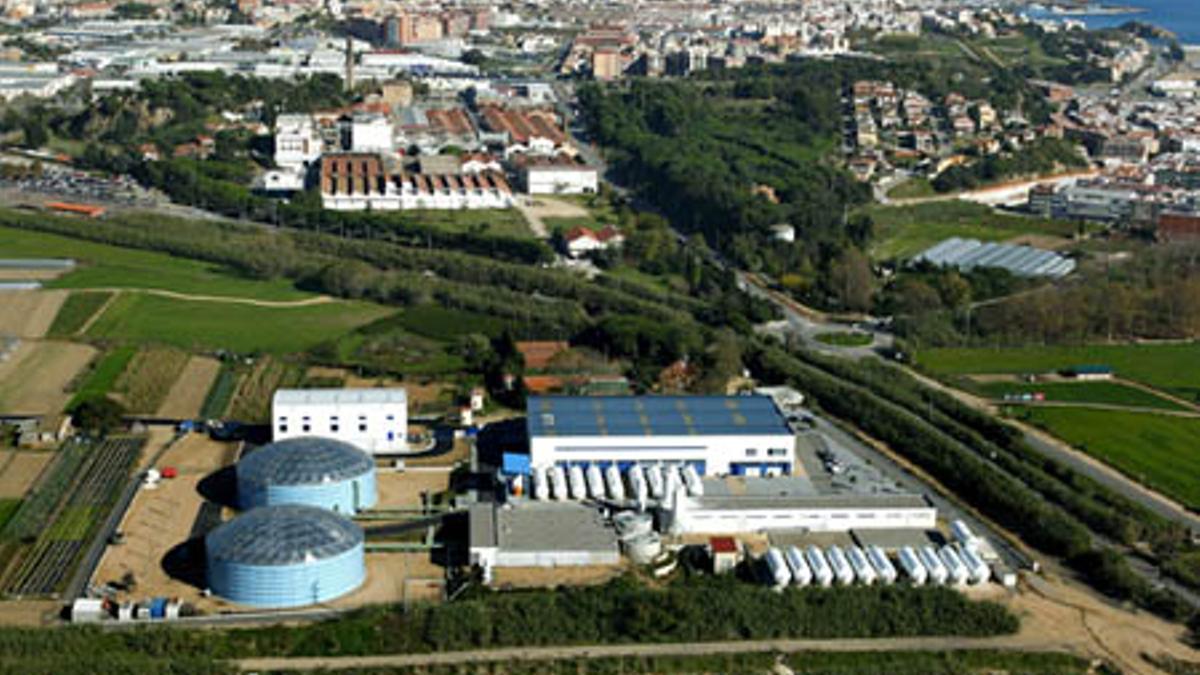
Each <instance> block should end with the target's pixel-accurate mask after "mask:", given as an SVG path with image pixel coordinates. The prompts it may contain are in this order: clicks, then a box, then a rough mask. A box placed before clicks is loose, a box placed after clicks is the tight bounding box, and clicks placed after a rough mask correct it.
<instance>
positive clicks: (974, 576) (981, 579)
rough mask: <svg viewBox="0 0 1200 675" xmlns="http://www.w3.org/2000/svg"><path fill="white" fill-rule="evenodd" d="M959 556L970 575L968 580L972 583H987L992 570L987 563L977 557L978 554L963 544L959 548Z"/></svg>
mask: <svg viewBox="0 0 1200 675" xmlns="http://www.w3.org/2000/svg"><path fill="white" fill-rule="evenodd" d="M959 557H960V558H961V559H962V561H963V564H964V565H966V566H967V574H968V575H969V576H970V581H971V583H973V584H983V583H987V581H988V579H990V578H991V576H992V570H991V568H990V567H988V564H987V563H985V562H984V561H983V558H980V557H979V554H978V553H976V552H975V551H974V550H972V549H971V547H970V546H963V547H961V548H960V549H959Z"/></svg>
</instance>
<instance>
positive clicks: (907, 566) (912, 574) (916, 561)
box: [900, 546, 929, 586]
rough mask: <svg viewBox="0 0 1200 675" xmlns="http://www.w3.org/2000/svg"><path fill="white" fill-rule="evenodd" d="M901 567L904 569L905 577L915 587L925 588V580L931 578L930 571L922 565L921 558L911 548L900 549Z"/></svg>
mask: <svg viewBox="0 0 1200 675" xmlns="http://www.w3.org/2000/svg"><path fill="white" fill-rule="evenodd" d="M900 567H901V568H903V569H904V575H905V576H906V577H908V580H909V581H910V582H912V585H913V586H924V585H925V580H926V579H928V578H929V572H928V570H926V569H925V565H923V564H921V559H920V557H918V556H917V552H916V551H914V550H913V547H911V546H905V547H904V548H901V549H900Z"/></svg>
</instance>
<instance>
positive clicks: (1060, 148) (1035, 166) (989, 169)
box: [933, 138, 1088, 192]
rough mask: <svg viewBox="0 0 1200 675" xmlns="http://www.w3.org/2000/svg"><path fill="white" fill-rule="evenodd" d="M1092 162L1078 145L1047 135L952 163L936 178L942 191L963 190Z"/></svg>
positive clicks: (1076, 167)
mask: <svg viewBox="0 0 1200 675" xmlns="http://www.w3.org/2000/svg"><path fill="white" fill-rule="evenodd" d="M1087 166H1088V162H1087V160H1086V159H1084V157H1083V156H1082V155H1080V153H1079V147H1078V146H1076V145H1075V144H1073V143H1071V142H1069V141H1064V140H1060V139H1056V138H1043V139H1040V140H1038V141H1035V142H1033V143H1030V144H1029V145H1027V146H1025V147H1023V148H1020V149H1018V150H1015V151H1012V152H1007V153H1001V154H996V155H986V156H984V157H981V158H978V159H975V160H974V161H971V162H969V163H966V164H959V165H957V166H952V167H950V168H949V169H946V170H945V171H943V172H941V173H940V174H938V175H937V178H934V179H933V188H934V189H935V190H937V191H938V192H959V191H962V190H973V189H975V188H978V187H981V186H984V185H988V184H991V183H996V182H999V181H1002V180H1007V179H1012V178H1021V177H1031V176H1043V175H1047V174H1051V173H1056V172H1059V171H1062V170H1064V169H1083V168H1086V167H1087Z"/></svg>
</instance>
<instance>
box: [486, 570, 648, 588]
mask: <svg viewBox="0 0 1200 675" xmlns="http://www.w3.org/2000/svg"><path fill="white" fill-rule="evenodd" d="M625 571H626V568H625V566H624V565H585V566H581V567H499V568H496V570H495V571H494V572H495V576H494V577H493V584H494V585H495V586H496V587H497V588H505V587H511V588H554V587H555V586H562V585H568V586H595V585H597V584H602V583H604V582H606V581H608V580H609V579H612V578H614V577H618V576H620V575H621V574H623V573H624V572H625Z"/></svg>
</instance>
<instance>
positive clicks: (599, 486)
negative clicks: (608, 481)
mask: <svg viewBox="0 0 1200 675" xmlns="http://www.w3.org/2000/svg"><path fill="white" fill-rule="evenodd" d="M585 478H587V491H588V496H589V497H591V498H592V499H604V474H602V473H601V472H600V467H599V466H596V465H595V464H589V465H588V468H587V473H586V475H585Z"/></svg>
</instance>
